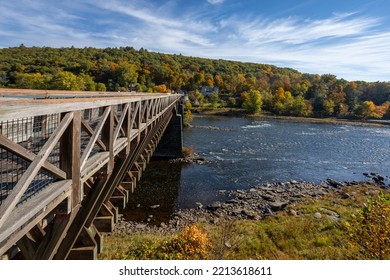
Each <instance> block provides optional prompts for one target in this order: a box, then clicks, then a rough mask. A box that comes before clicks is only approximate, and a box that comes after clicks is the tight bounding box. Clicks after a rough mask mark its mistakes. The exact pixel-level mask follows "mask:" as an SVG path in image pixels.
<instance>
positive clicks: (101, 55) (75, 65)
mask: <svg viewBox="0 0 390 280" xmlns="http://www.w3.org/2000/svg"><path fill="white" fill-rule="evenodd" d="M0 87H11V88H30V89H62V90H97V91H105V90H107V91H134V90H136V91H140V92H151V93H152V92H178V93H186V94H188V96H189V100H190V101H191V103H192V105H193V106H194V107H196V106H209V107H210V108H211V109H216V108H219V107H223V108H233V109H237V108H244V109H245V110H246V111H247V112H248V113H256V112H259V111H260V110H263V111H266V112H270V113H272V114H275V115H283V116H302V117H309V116H310V117H320V118H324V117H340V118H359V119H371V118H375V119H382V118H385V119H389V118H390V83H389V82H364V81H346V80H344V79H338V78H337V77H336V76H334V75H332V74H324V75H317V74H306V73H300V72H298V71H296V70H294V69H290V68H280V67H276V66H273V65H267V64H256V63H244V62H237V61H226V60H221V59H218V60H216V59H214V60H213V59H204V58H195V57H186V56H183V55H168V54H162V53H155V52H149V51H147V50H145V49H142V48H141V49H140V50H135V49H134V48H132V47H121V48H105V49H97V48H83V49H79V48H74V47H71V48H58V49H57V48H48V47H43V48H40V47H25V46H23V45H21V46H19V47H14V48H5V49H0ZM254 93H256V94H254ZM254 96H256V98H255V99H253V97H254ZM248 97H252V98H250V99H248ZM260 100H261V101H260ZM259 104H261V105H259Z"/></svg>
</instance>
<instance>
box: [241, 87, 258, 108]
mask: <svg viewBox="0 0 390 280" xmlns="http://www.w3.org/2000/svg"><path fill="white" fill-rule="evenodd" d="M262 105H263V101H262V98H261V94H260V92H259V91H258V90H250V91H249V93H248V98H247V99H246V100H245V101H244V103H243V104H242V107H243V108H244V109H245V111H246V112H248V113H250V114H255V113H259V112H261V106H262Z"/></svg>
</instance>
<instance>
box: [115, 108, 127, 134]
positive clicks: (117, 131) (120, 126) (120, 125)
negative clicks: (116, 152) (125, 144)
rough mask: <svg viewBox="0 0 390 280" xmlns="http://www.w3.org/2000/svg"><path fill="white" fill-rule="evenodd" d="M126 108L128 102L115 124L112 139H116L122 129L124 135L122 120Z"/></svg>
mask: <svg viewBox="0 0 390 280" xmlns="http://www.w3.org/2000/svg"><path fill="white" fill-rule="evenodd" d="M128 109H129V104H126V105H125V107H124V108H123V111H122V115H121V117H120V119H119V121H118V123H117V125H116V128H115V132H114V140H116V139H117V138H118V136H119V132H120V131H121V130H122V133H123V136H125V135H126V132H125V131H124V130H123V128H122V125H123V121H124V120H125V117H126V116H127V114H128Z"/></svg>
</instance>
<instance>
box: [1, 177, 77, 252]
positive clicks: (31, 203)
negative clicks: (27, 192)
mask: <svg viewBox="0 0 390 280" xmlns="http://www.w3.org/2000/svg"><path fill="white" fill-rule="evenodd" d="M71 186H72V181H71V180H63V181H59V182H56V183H53V184H51V185H49V186H47V187H46V188H45V189H43V190H42V191H40V192H39V193H37V194H36V195H35V196H33V197H32V198H31V199H29V200H27V201H26V202H25V203H23V204H22V205H21V206H20V207H16V208H15V209H14V211H13V212H12V214H11V216H10V217H9V219H8V220H7V221H6V222H5V224H4V226H3V227H2V228H1V229H0V256H1V255H3V254H4V253H5V252H6V251H7V250H8V249H9V248H10V247H11V246H12V245H13V244H15V243H16V241H18V240H19V239H20V238H22V236H24V235H25V234H26V233H27V232H29V231H30V230H31V229H33V228H34V227H35V226H36V225H37V223H38V222H39V221H41V220H42V219H43V218H44V217H45V216H47V214H48V213H50V212H51V211H52V210H53V209H54V208H55V207H57V206H58V205H59V204H60V203H61V202H62V201H63V200H64V199H65V198H66V197H69V196H70V195H71Z"/></svg>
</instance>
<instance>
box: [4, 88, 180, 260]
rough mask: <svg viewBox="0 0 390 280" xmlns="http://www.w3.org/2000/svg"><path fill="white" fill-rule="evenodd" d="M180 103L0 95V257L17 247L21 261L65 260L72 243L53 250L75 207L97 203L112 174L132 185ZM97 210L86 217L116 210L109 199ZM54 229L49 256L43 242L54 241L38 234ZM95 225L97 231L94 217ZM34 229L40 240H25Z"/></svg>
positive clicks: (141, 97)
mask: <svg viewBox="0 0 390 280" xmlns="http://www.w3.org/2000/svg"><path fill="white" fill-rule="evenodd" d="M180 98H181V96H180V95H170V94H139V93H99V92H88V93H87V92H64V91H34V90H16V89H0V256H2V255H4V254H8V256H9V255H10V254H11V249H14V251H15V248H16V251H17V252H22V253H23V255H24V257H26V258H54V257H55V256H56V255H57V257H58V255H61V254H62V255H61V256H63V257H69V252H70V251H69V250H70V249H71V248H74V246H75V245H74V244H75V241H76V240H73V244H71V246H70V247H69V246H68V247H69V248H70V249H69V250H65V251H64V252H60V253H58V252H59V250H60V251H61V246H65V245H62V243H66V242H63V240H64V239H66V234H67V229H68V228H70V227H71V226H72V223H73V219H75V218H77V215H82V214H78V212H80V213H82V211H81V210H80V209H83V207H84V208H85V207H90V208H94V206H86V205H87V204H88V199H89V198H88V196H92V195H95V196H96V197H97V198H96V200H99V195H101V194H100V193H99V191H98V190H97V188H98V187H97V185H99V182H101V181H104V183H102V184H104V186H106V185H107V180H109V178H110V177H113V178H114V177H115V178H114V179H116V176H118V174H119V173H120V174H121V176H122V177H121V178H120V181H122V180H123V179H125V180H126V181H130V182H133V184H135V182H134V180H135V177H137V176H133V175H134V174H136V175H137V170H136V169H137V166H139V164H137V161H140V162H141V163H142V164H143V163H144V161H145V157H147V158H149V157H150V156H151V154H150V153H152V152H153V151H154V150H155V147H156V145H157V143H158V141H159V139H160V138H161V135H162V133H163V132H164V130H165V127H166V125H167V123H168V122H169V119H170V117H171V116H172V111H173V110H174V108H175V106H176V105H177V103H178V102H179V100H180ZM141 144H142V145H141ZM141 146H142V147H143V148H142V149H141V150H140V148H139V147H141ZM131 156H132V157H134V158H132V159H131V160H130V159H129V158H130V157H131ZM121 159H126V160H127V159H129V160H128V163H127V165H126V168H127V169H128V170H125V171H123V170H122V169H123V168H122V169H120V168H119V167H118V169H116V168H117V167H116V165H117V164H121V162H122V160H121ZM126 160H124V162H125V161H126ZM130 162H131V164H130ZM133 166H135V169H134V167H133ZM115 170H119V171H115ZM131 170H134V172H133V173H132V172H130V171H131ZM113 173H116V174H113ZM101 178H104V180H103V179H101ZM118 180H119V179H116V180H115V182H116V183H115V184H114V186H110V187H107V188H110V190H107V194H109V193H111V194H112V193H113V192H114V191H115V189H117V188H118V183H120V181H118ZM107 194H106V195H107ZM110 196H111V195H110ZM91 205H92V204H91ZM95 208H96V207H95ZM97 209H98V210H96V211H95V212H96V213H95V216H94V217H93V218H96V215H98V214H99V213H105V212H107V211H108V212H110V211H111V212H115V207H113V206H112V205H111V203H110V201H109V197H108V198H107V197H106V198H105V200H104V201H102V205H98V208H97ZM99 209H100V210H99ZM89 210H91V209H89ZM91 211H92V210H91ZM86 212H88V210H86ZM89 212H90V211H89ZM92 212H93V211H92ZM102 215H103V214H102ZM103 216H104V215H103ZM64 217H65V218H64ZM85 217H87V216H85ZM61 219H62V220H64V219H65V221H66V222H61ZM80 219H81V218H80ZM87 220H88V221H90V220H91V215H90V213H89V214H88V219H87V218H85V220H83V223H84V224H83V225H84V226H87V228H88V229H89V230H91V227H95V226H94V224H93V223H90V224H88V225H86V224H85V223H86V222H87ZM56 223H57V227H58V224H60V225H62V226H61V227H62V231H61V233H57V234H58V237H57V242H54V243H55V244H54V245H52V246H51V247H52V248H51V250H48V248H49V247H50V246H48V245H47V244H46V243H50V242H51V243H53V241H50V242H49V240H47V239H49V237H46V238H45V236H48V234H47V233H48V232H51V233H52V231H53V230H54V231H55V232H56V231H58V232H60V230H58V229H56V228H54V229H51V228H50V227H49V226H48V225H49V224H56ZM95 224H99V225H100V224H101V219H100V220H99V222H96V223H95ZM61 227H60V228H61ZM83 230H84V229H83V228H81V229H80V232H78V234H77V236H75V238H74V239H77V238H80V235H82V231H83ZM37 231H38V232H40V234H38V235H39V237H36V236H34V234H32V232H37ZM92 231H93V232H95V230H94V229H92ZM68 235H69V234H68ZM84 235H85V234H84ZM87 235H88V234H87ZM84 239H85V238H84ZM45 242H46V243H45ZM53 246H54V247H53ZM65 247H66V246H65ZM34 248H35V249H34ZM42 248H43V249H42ZM58 258H60V257H58Z"/></svg>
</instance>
